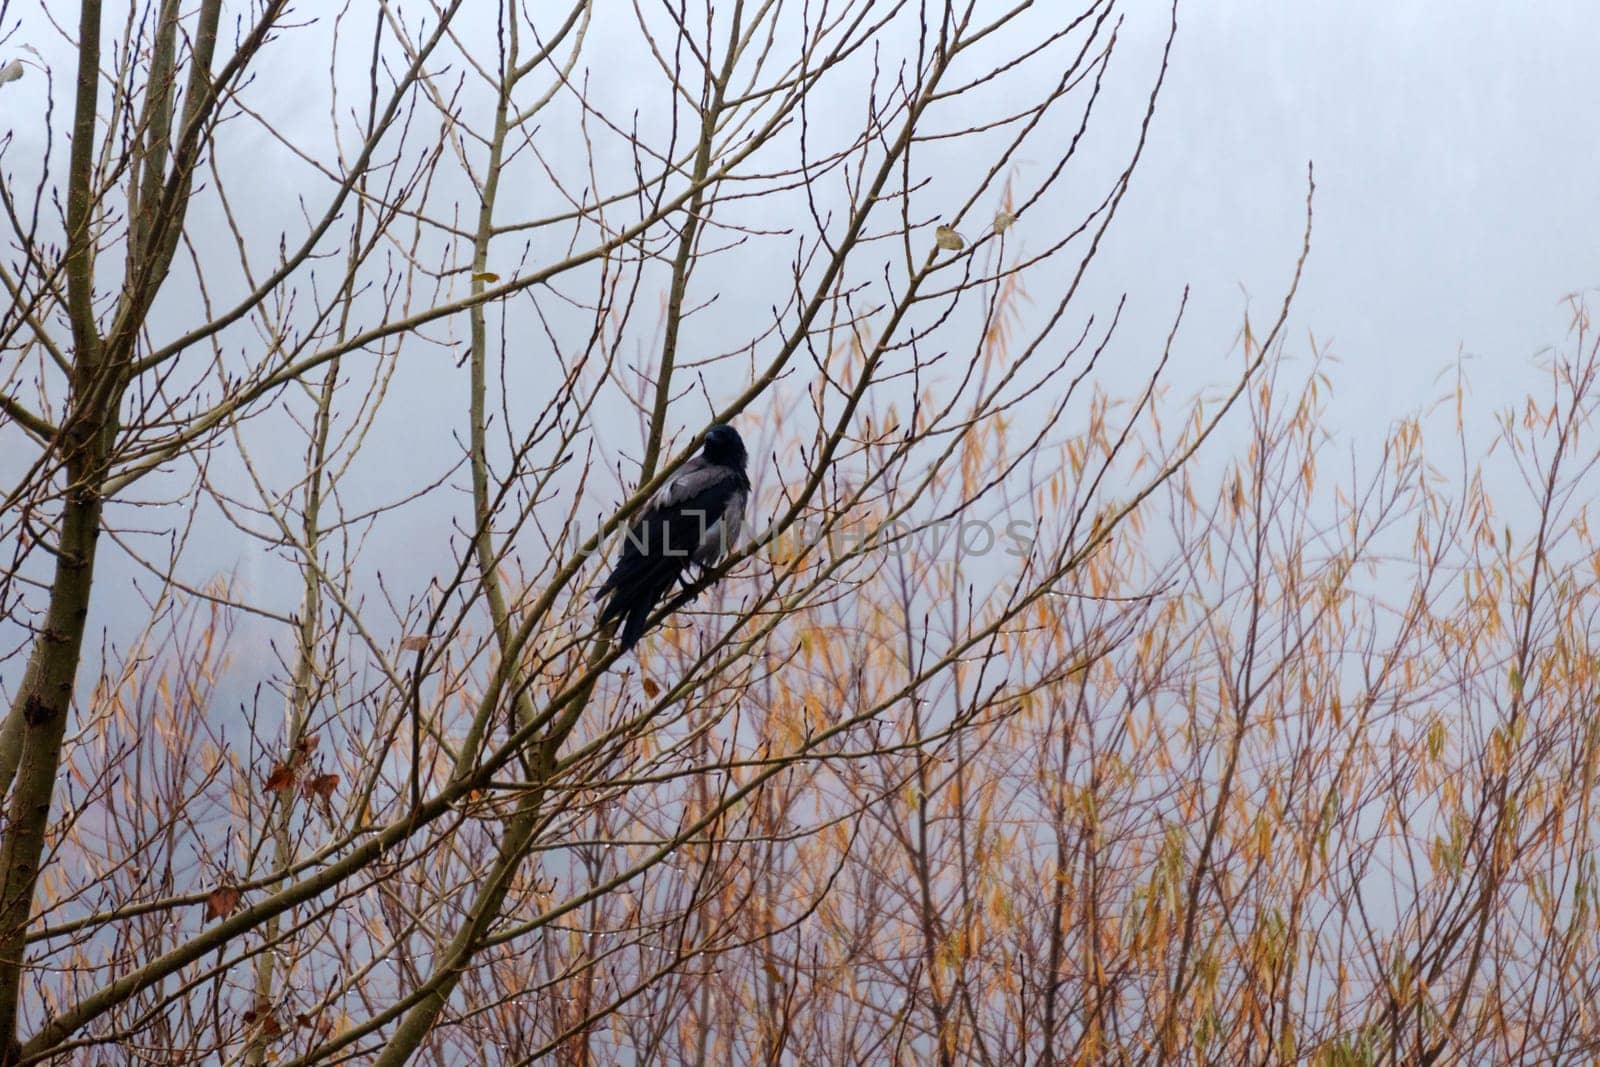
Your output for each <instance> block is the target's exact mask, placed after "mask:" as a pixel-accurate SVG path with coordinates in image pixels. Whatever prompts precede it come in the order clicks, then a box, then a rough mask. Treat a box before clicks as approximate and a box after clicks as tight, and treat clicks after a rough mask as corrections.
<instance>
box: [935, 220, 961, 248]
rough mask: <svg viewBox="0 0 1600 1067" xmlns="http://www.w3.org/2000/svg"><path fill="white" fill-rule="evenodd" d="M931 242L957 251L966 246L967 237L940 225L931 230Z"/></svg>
mask: <svg viewBox="0 0 1600 1067" xmlns="http://www.w3.org/2000/svg"><path fill="white" fill-rule="evenodd" d="M933 243H934V244H936V245H938V246H939V247H940V248H943V249H945V250H946V251H949V252H957V251H960V250H961V249H963V248H965V247H966V246H967V239H966V238H965V237H962V236H961V235H960V234H959V233H957V232H956V231H955V230H954V229H952V228H951V227H949V226H940V227H939V228H938V229H936V230H934V231H933Z"/></svg>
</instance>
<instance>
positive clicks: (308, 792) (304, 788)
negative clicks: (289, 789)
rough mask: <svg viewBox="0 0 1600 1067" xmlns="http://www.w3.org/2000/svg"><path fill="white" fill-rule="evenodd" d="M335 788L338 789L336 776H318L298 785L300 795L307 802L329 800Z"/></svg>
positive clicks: (337, 777)
mask: <svg viewBox="0 0 1600 1067" xmlns="http://www.w3.org/2000/svg"><path fill="white" fill-rule="evenodd" d="M337 788H339V776H338V775H337V774H318V775H313V776H312V777H310V778H307V779H306V780H305V781H303V782H301V783H300V795H301V796H303V797H305V798H306V799H307V800H311V799H312V798H316V799H318V800H331V799H333V791H334V790H335V789H337Z"/></svg>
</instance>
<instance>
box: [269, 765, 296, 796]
mask: <svg viewBox="0 0 1600 1067" xmlns="http://www.w3.org/2000/svg"><path fill="white" fill-rule="evenodd" d="M293 787H294V768H293V767H291V766H290V765H289V764H287V763H280V764H278V765H277V766H276V767H274V768H272V773H271V774H269V775H267V780H266V782H265V783H264V784H263V785H262V786H261V788H262V790H263V791H264V792H267V793H280V792H282V791H283V790H285V789H291V788H293Z"/></svg>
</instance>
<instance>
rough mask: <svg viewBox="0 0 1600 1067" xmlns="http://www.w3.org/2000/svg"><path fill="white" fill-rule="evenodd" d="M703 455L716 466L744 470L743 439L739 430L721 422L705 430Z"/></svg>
mask: <svg viewBox="0 0 1600 1067" xmlns="http://www.w3.org/2000/svg"><path fill="white" fill-rule="evenodd" d="M705 457H706V459H708V460H710V461H711V462H712V463H715V464H717V465H718V466H721V467H733V468H734V469H735V470H741V471H742V470H744V464H745V458H746V457H745V451H744V440H743V439H742V438H740V436H739V431H737V430H735V429H734V428H733V427H732V426H729V425H727V424H726V423H721V422H719V423H717V424H716V425H715V426H713V427H711V429H709V430H707V431H706V447H705Z"/></svg>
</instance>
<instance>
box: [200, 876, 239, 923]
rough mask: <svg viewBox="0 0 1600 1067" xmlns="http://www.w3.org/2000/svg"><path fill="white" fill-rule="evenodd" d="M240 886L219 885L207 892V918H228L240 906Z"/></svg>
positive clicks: (208, 919)
mask: <svg viewBox="0 0 1600 1067" xmlns="http://www.w3.org/2000/svg"><path fill="white" fill-rule="evenodd" d="M239 895H240V894H239V887H238V886H236V885H219V886H217V888H215V889H213V890H212V891H211V892H210V893H207V894H206V920H207V921H208V922H209V921H210V920H212V919H226V918H227V917H228V916H230V915H232V914H233V911H234V909H235V908H237V907H238V906H239Z"/></svg>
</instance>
